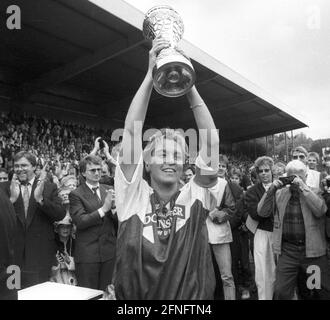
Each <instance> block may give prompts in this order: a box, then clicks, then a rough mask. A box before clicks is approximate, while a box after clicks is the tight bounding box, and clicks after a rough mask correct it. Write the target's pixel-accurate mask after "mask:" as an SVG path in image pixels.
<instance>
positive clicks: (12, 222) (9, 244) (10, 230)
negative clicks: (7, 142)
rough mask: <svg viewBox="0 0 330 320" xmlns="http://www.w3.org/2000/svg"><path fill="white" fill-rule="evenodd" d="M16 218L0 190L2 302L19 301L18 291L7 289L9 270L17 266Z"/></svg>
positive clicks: (0, 294)
mask: <svg viewBox="0 0 330 320" xmlns="http://www.w3.org/2000/svg"><path fill="white" fill-rule="evenodd" d="M15 228H16V217H15V210H14V207H13V205H12V203H11V202H10V201H9V199H8V197H7V196H6V194H5V193H4V191H3V190H1V189H0V300H3V299H17V290H15V289H11V290H9V289H8V288H7V279H8V276H10V275H12V273H10V274H7V268H8V267H9V266H11V265H14V264H15V260H14V240H15Z"/></svg>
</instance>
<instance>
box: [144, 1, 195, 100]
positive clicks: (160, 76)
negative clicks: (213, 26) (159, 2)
mask: <svg viewBox="0 0 330 320" xmlns="http://www.w3.org/2000/svg"><path fill="white" fill-rule="evenodd" d="M183 31H184V25H183V21H182V19H181V17H180V16H179V14H178V13H177V12H176V11H175V10H174V9H172V8H171V7H170V6H166V5H164V6H156V7H153V8H151V9H150V10H148V12H147V13H146V15H145V19H144V21H143V35H144V37H145V38H146V39H148V40H150V41H153V40H154V39H155V38H158V37H161V38H163V39H165V40H167V41H169V43H170V47H168V48H165V49H163V50H161V51H160V52H159V54H158V56H157V59H156V65H155V67H154V69H153V73H152V74H153V84H154V88H155V90H156V91H157V92H158V93H159V94H161V95H163V96H166V97H180V96H182V95H184V94H186V93H187V92H188V91H189V90H190V89H191V87H192V86H193V85H194V83H195V79H196V74H195V71H194V68H193V66H192V64H191V62H190V59H189V58H188V57H187V56H186V55H185V54H184V52H182V50H179V49H178V48H177V44H178V43H179V41H180V40H181V39H182V35H183Z"/></svg>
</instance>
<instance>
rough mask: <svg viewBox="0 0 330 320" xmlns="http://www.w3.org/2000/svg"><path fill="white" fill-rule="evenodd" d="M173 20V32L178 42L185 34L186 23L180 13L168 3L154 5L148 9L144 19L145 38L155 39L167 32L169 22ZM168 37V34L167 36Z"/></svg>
mask: <svg viewBox="0 0 330 320" xmlns="http://www.w3.org/2000/svg"><path fill="white" fill-rule="evenodd" d="M169 21H172V28H173V30H172V33H174V35H175V38H176V41H177V42H178V41H179V40H180V39H181V38H182V35H183V32H184V25H183V21H182V19H181V17H180V15H179V14H178V13H177V12H176V11H175V10H174V9H173V8H172V7H170V6H168V5H160V6H154V7H152V8H151V9H149V10H148V11H147V13H146V14H145V18H144V21H143V35H144V37H145V39H148V40H154V39H155V38H156V37H157V36H158V35H160V34H162V35H164V33H167V30H166V29H168V24H167V26H164V22H165V24H166V22H169ZM165 37H166V36H165Z"/></svg>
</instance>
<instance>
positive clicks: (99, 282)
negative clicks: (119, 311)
mask: <svg viewBox="0 0 330 320" xmlns="http://www.w3.org/2000/svg"><path fill="white" fill-rule="evenodd" d="M101 170H102V160H101V158H99V157H97V156H95V155H89V156H87V157H85V158H84V159H82V160H81V162H80V172H81V174H82V175H83V177H84V178H85V181H84V182H83V183H82V184H81V185H80V186H79V187H78V188H77V189H76V190H74V191H72V192H71V193H70V194H69V199H70V214H71V217H72V220H73V222H74V224H75V225H76V227H77V232H76V247H75V256H74V259H75V263H76V276H77V280H78V286H81V287H88V288H92V289H100V290H105V289H106V287H107V286H108V285H109V284H110V283H111V278H112V273H113V269H114V263H115V256H116V254H115V253H116V233H117V224H118V222H117V217H116V214H115V212H114V194H113V190H112V189H110V187H109V186H107V185H103V184H100V183H99V181H100V178H101Z"/></svg>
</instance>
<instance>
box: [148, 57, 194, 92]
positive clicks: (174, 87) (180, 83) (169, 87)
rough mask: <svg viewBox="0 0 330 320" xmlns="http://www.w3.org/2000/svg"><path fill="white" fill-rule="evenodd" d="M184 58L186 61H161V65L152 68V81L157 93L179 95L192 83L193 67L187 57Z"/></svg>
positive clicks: (187, 89)
mask: <svg viewBox="0 0 330 320" xmlns="http://www.w3.org/2000/svg"><path fill="white" fill-rule="evenodd" d="M181 57H182V56H181ZM176 58H177V57H176ZM182 58H184V57H182ZM180 60H183V59H180ZM184 60H186V61H177V59H176V61H168V62H166V61H162V63H161V66H159V64H158V66H159V67H158V66H157V65H156V67H155V68H154V70H153V83H154V88H155V90H156V91H157V92H158V93H159V94H161V95H163V96H165V97H172V98H175V97H180V96H183V95H184V94H186V93H187V92H188V91H189V90H190V89H191V87H192V86H193V85H194V83H195V80H196V75H195V71H194V68H193V66H192V65H191V63H190V61H189V60H188V59H185V58H184Z"/></svg>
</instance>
